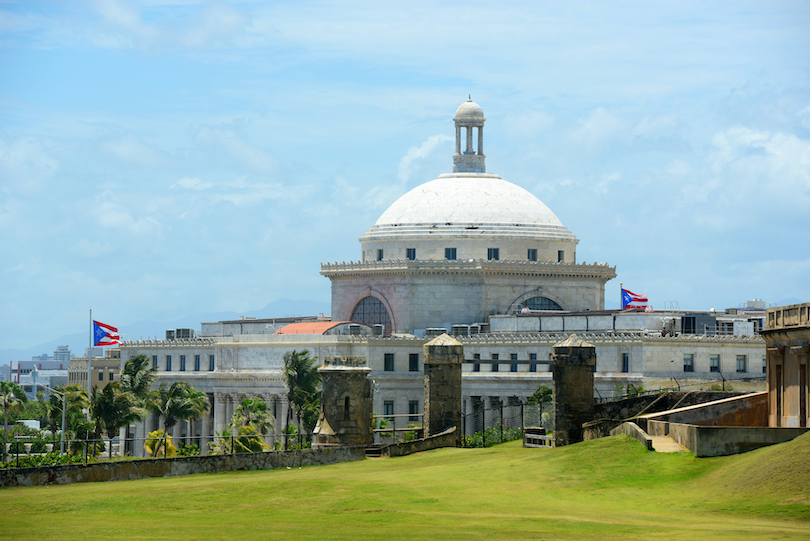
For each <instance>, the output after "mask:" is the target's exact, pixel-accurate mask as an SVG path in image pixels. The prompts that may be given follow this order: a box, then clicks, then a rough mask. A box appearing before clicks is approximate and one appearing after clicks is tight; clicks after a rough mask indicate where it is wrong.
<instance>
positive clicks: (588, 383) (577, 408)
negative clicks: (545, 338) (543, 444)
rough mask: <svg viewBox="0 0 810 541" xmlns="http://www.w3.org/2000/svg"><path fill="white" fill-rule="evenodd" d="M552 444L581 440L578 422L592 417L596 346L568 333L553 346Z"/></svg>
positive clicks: (557, 444)
mask: <svg viewBox="0 0 810 541" xmlns="http://www.w3.org/2000/svg"><path fill="white" fill-rule="evenodd" d="M552 360H553V361H554V367H553V372H554V446H555V447H560V446H563V445H570V444H572V443H577V442H580V441H583V433H582V425H583V423H586V422H588V421H590V420H592V419H593V407H594V399H593V372H594V366H595V365H596V348H595V347H594V346H593V345H592V344H589V343H588V342H585V341H583V340H582V339H580V338H578V337H577V335H575V334H572V335H571V336H569V337H568V339H567V340H565V341H563V342H560V343H559V344H557V345H555V346H554V354H553V356H552Z"/></svg>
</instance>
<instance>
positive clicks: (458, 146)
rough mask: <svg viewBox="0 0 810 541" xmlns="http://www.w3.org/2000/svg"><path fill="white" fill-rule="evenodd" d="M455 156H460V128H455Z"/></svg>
mask: <svg viewBox="0 0 810 541" xmlns="http://www.w3.org/2000/svg"><path fill="white" fill-rule="evenodd" d="M456 154H461V126H456Z"/></svg>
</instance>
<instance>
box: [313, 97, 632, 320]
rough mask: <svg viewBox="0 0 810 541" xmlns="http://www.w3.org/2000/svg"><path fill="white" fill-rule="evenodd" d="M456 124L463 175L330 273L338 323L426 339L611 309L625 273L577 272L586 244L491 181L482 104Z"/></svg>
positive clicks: (392, 219)
mask: <svg viewBox="0 0 810 541" xmlns="http://www.w3.org/2000/svg"><path fill="white" fill-rule="evenodd" d="M453 120H454V122H455V128H456V145H455V155H454V156H453V172H452V173H447V174H443V175H439V177H438V178H437V179H435V180H432V181H430V182H427V183H425V184H422V185H421V186H417V187H416V188H414V189H413V190H411V191H409V192H408V193H406V194H405V195H403V196H402V197H400V198H399V199H397V200H396V201H395V202H394V203H393V204H392V205H391V206H390V207H388V209H387V210H386V211H385V212H383V214H382V215H381V216H380V218H379V219H378V220H377V222H376V223H375V224H374V225H373V226H371V228H369V230H368V231H366V232H365V233H364V234H363V235H362V236H361V237H360V246H361V256H360V261H358V262H350V263H327V264H324V265H323V266H322V268H321V274H323V275H324V276H327V277H328V278H329V279H330V280H331V281H332V317H333V318H335V319H339V320H351V321H357V322H361V323H366V324H369V325H383V326H384V332H385V334H390V333H410V334H416V335H423V334H424V332H425V330H426V329H430V328H445V329H447V330H448V331H449V330H450V329H451V327H452V326H453V325H457V326H463V325H475V324H479V325H485V324H486V320H487V318H488V317H489V316H491V315H495V314H509V313H513V312H515V311H520V310H522V309H524V308H528V309H530V310H567V311H588V310H602V309H604V297H605V283H606V282H607V281H608V280H610V279H611V278H615V277H616V272H615V267H609V266H608V265H606V264H592V265H588V264H579V263H577V256H576V247H577V243H578V242H579V240H578V239H577V238H576V236H574V234H573V233H571V231H569V230H568V228H566V227H565V226H564V225H563V224H562V222H560V220H559V219H558V218H557V216H556V215H555V214H554V213H553V212H552V211H551V209H549V208H548V207H547V206H546V205H545V204H544V203H543V202H542V201H540V200H539V199H538V198H537V197H535V196H534V195H532V194H531V193H529V192H528V191H527V190H525V189H523V188H521V187H520V186H517V185H515V184H512V183H510V182H507V181H505V180H504V179H502V178H501V177H499V176H498V175H495V174H491V173H487V172H486V163H485V160H486V156H485V155H484V152H483V146H484V136H483V129H484V122H485V121H486V119H485V118H484V112H483V110H482V109H481V107H480V106H479V105H478V104H477V103H475V102H473V101H472V99H468V100H467V101H466V102H465V103H462V104H461V106H459V108H458V110H457V111H456V116H455V118H454V119H453ZM476 130H477V137H474V136H475V135H476ZM462 132H464V135H465V142H464V146H463V150H462ZM476 140H477V145H475V144H474V142H475V141H476Z"/></svg>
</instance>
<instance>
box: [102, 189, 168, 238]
mask: <svg viewBox="0 0 810 541" xmlns="http://www.w3.org/2000/svg"><path fill="white" fill-rule="evenodd" d="M128 207H129V205H126V206H125V205H123V204H121V203H120V202H119V201H118V199H117V198H116V197H115V196H114V195H113V194H112V193H111V192H108V191H105V192H103V193H101V194H100V195H99V196H97V197H96V201H95V206H94V208H93V215H94V216H95V218H96V220H97V221H98V223H99V224H100V225H101V226H103V227H109V228H111V229H118V230H122V231H124V232H127V233H131V234H134V235H143V234H149V233H154V232H157V231H159V230H160V229H161V226H160V223H159V222H158V221H157V220H156V219H155V218H154V217H152V216H140V215H138V216H133V214H132V213H131V212H130V211H129V210H128Z"/></svg>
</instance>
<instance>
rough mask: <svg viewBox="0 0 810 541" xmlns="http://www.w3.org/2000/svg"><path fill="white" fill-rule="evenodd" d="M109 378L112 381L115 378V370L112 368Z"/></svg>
mask: <svg viewBox="0 0 810 541" xmlns="http://www.w3.org/2000/svg"><path fill="white" fill-rule="evenodd" d="M107 379H109V380H110V381H112V380H113V379H115V372H113V371H112V370H110V373H109V374H107Z"/></svg>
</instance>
